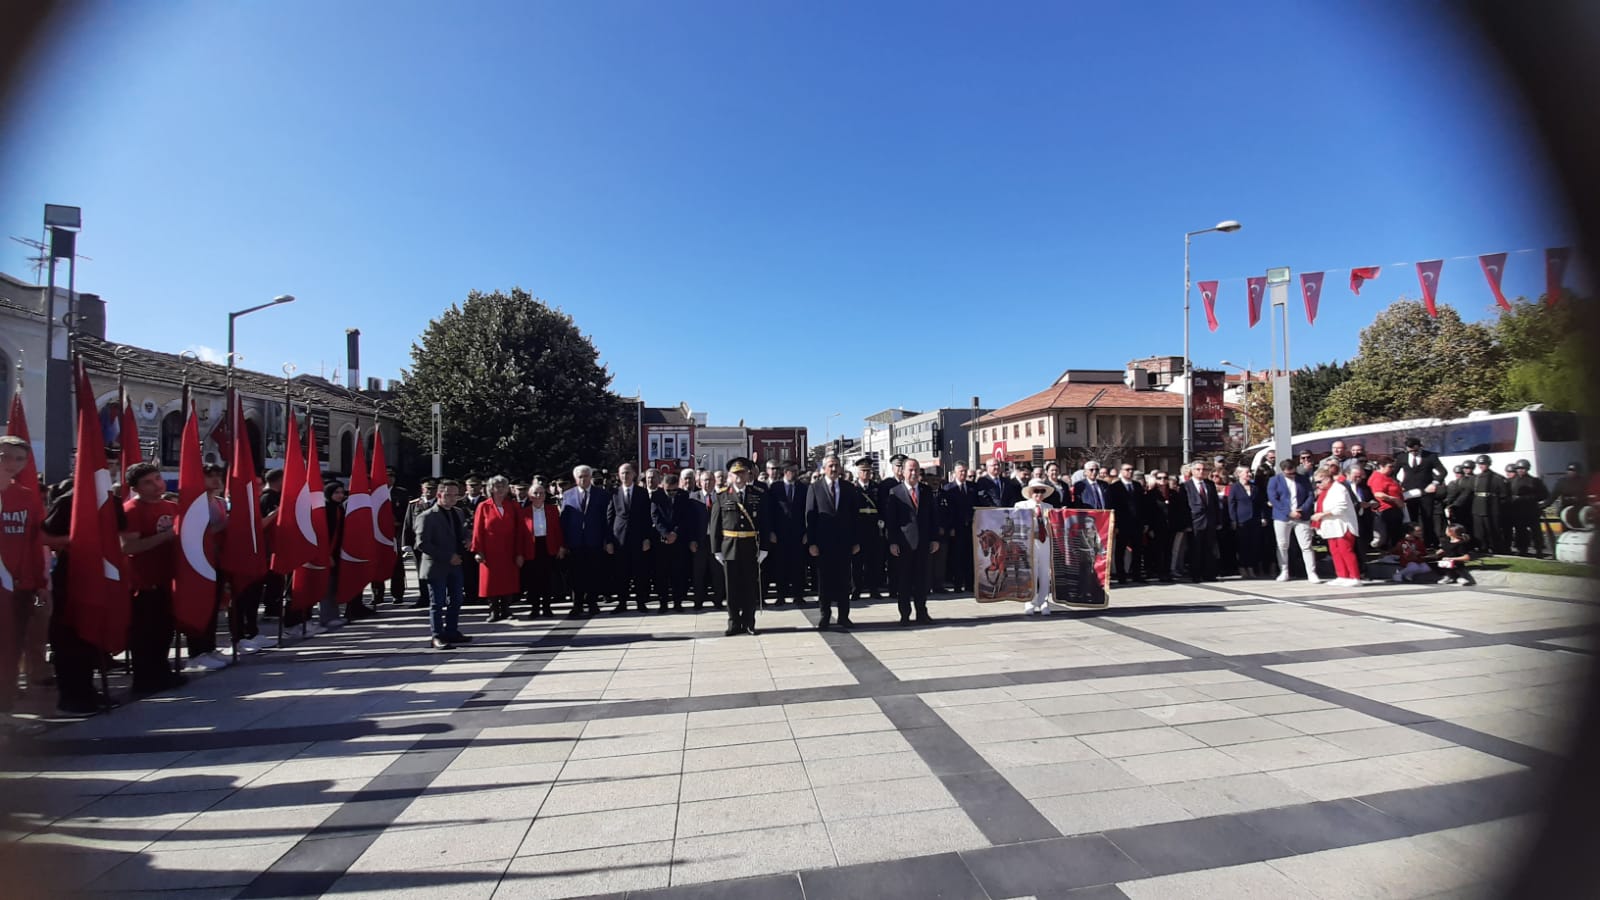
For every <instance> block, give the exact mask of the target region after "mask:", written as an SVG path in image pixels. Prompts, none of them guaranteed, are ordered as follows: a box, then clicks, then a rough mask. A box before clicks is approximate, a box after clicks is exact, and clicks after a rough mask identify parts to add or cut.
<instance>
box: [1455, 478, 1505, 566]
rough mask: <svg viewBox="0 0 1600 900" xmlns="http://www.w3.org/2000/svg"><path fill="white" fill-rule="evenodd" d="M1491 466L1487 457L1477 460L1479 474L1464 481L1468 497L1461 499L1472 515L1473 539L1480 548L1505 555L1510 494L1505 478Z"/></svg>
mask: <svg viewBox="0 0 1600 900" xmlns="http://www.w3.org/2000/svg"><path fill="white" fill-rule="evenodd" d="M1490 466H1491V460H1490V459H1489V455H1488V454H1483V455H1482V456H1479V457H1478V467H1477V471H1475V472H1473V473H1472V474H1471V475H1468V476H1467V477H1466V478H1465V479H1463V480H1464V481H1466V487H1465V489H1464V490H1465V491H1467V493H1466V495H1465V496H1464V497H1463V498H1462V499H1463V501H1465V505H1466V506H1467V508H1468V510H1469V511H1470V512H1471V513H1472V536H1473V537H1474V538H1475V539H1476V540H1477V541H1478V546H1479V547H1480V548H1483V549H1484V550H1489V549H1493V551H1494V552H1495V553H1505V552H1506V547H1505V544H1504V543H1503V542H1502V540H1501V538H1502V535H1501V533H1500V522H1501V518H1502V517H1503V516H1504V515H1505V512H1506V510H1505V504H1506V502H1507V501H1508V500H1509V499H1510V497H1511V492H1510V491H1509V490H1507V488H1506V478H1505V476H1504V475H1501V474H1500V473H1499V472H1496V471H1494V469H1493V468H1491V467H1490Z"/></svg>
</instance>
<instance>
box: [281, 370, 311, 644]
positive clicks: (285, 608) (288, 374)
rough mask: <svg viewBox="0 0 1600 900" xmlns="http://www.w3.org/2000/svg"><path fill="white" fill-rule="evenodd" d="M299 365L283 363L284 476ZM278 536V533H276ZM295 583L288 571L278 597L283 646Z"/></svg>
mask: <svg viewBox="0 0 1600 900" xmlns="http://www.w3.org/2000/svg"><path fill="white" fill-rule="evenodd" d="M297 368H298V367H297V366H296V365H295V364H294V363H292V362H286V363H284V364H283V462H284V466H285V470H286V471H285V472H284V476H285V477H288V472H287V467H288V463H289V420H290V419H291V418H293V417H294V401H293V400H292V399H290V394H289V391H290V387H291V383H292V382H293V381H294V373H295V370H296V369H297ZM283 500H284V497H283V491H282V490H279V491H278V505H279V506H282V505H283ZM274 537H276V535H274ZM293 583H294V573H293V572H286V573H284V576H283V596H282V597H280V598H279V599H278V646H279V647H282V646H283V620H284V617H285V616H287V615H288V614H289V606H290V603H289V598H290V589H291V588H290V586H291V585H292V584H293ZM300 636H301V637H305V629H301V631H300Z"/></svg>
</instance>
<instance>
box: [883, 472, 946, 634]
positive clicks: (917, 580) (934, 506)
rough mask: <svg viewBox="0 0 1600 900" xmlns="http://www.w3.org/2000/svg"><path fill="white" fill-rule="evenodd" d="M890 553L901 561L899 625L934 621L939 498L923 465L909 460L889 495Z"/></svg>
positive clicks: (898, 589)
mask: <svg viewBox="0 0 1600 900" xmlns="http://www.w3.org/2000/svg"><path fill="white" fill-rule="evenodd" d="M885 507H886V508H885V510H884V512H885V521H886V522H887V523H888V530H889V553H890V554H891V555H892V556H894V557H895V558H896V559H898V560H899V561H900V565H899V569H898V572H899V576H900V577H899V578H898V579H897V580H896V584H895V596H896V597H898V598H899V601H900V624H901V625H909V624H911V611H912V609H913V608H915V609H916V613H917V621H918V622H921V623H926V622H932V621H933V617H931V616H929V615H928V574H929V569H930V568H931V560H932V558H933V554H935V553H938V552H939V497H938V495H937V494H936V493H934V491H933V489H932V488H930V487H928V486H927V485H924V484H923V483H922V466H921V465H920V464H919V463H918V462H917V461H916V460H915V459H907V460H906V465H905V472H904V478H903V480H902V481H901V483H900V484H897V485H895V487H894V490H893V491H891V492H890V493H889V499H888V503H886V504H885Z"/></svg>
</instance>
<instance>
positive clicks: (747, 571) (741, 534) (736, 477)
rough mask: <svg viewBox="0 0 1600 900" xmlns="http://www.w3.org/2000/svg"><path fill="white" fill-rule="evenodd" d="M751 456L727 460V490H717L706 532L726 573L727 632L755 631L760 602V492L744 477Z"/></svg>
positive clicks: (749, 466) (731, 634) (747, 470)
mask: <svg viewBox="0 0 1600 900" xmlns="http://www.w3.org/2000/svg"><path fill="white" fill-rule="evenodd" d="M753 467H754V466H753V464H752V463H751V462H750V460H748V459H745V458H744V457H742V456H740V457H735V458H734V459H731V460H729V461H728V476H729V484H728V488H727V490H724V491H721V492H719V493H718V494H717V496H716V500H715V501H714V502H713V503H712V507H711V522H710V524H709V525H708V526H707V528H706V534H707V537H708V539H709V540H710V541H711V546H712V547H714V548H716V555H717V562H719V563H721V564H722V566H723V570H724V571H725V572H726V574H727V577H726V578H725V579H724V580H725V582H726V584H727V588H726V590H727V599H728V630H727V631H725V632H723V633H724V634H726V635H728V636H730V637H731V636H733V635H736V634H755V633H756V608H757V607H759V606H760V605H761V560H762V558H763V557H765V556H766V555H767V552H766V551H765V550H762V549H761V521H760V516H761V492H760V491H757V490H755V488H754V486H752V485H750V484H748V483H747V482H746V479H748V478H749V476H750V471H751V469H752V468H753Z"/></svg>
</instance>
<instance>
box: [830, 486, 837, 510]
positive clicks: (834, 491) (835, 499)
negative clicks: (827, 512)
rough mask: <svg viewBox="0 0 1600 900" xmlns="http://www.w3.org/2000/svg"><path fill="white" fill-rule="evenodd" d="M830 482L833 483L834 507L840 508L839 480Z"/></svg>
mask: <svg viewBox="0 0 1600 900" xmlns="http://www.w3.org/2000/svg"><path fill="white" fill-rule="evenodd" d="M828 483H829V484H831V485H833V508H834V509H838V508H839V482H837V481H830V482H828Z"/></svg>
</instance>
